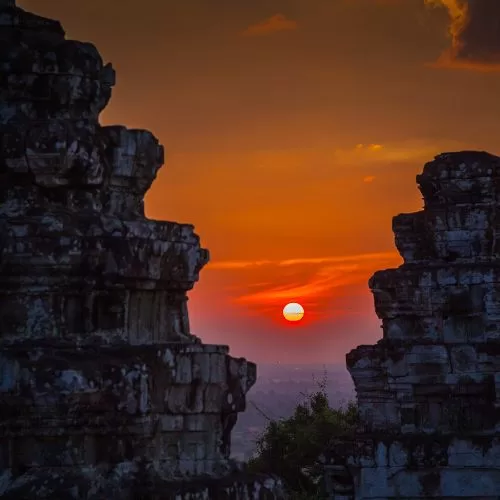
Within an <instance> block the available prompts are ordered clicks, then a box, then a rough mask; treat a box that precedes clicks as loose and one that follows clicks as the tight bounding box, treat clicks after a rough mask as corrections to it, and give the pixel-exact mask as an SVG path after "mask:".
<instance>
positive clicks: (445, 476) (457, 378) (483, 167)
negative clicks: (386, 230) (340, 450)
mask: <svg viewBox="0 0 500 500" xmlns="http://www.w3.org/2000/svg"><path fill="white" fill-rule="evenodd" d="M417 182H418V185H419V188H420V191H421V193H422V195H423V198H424V209H423V210H421V211H419V212H415V213H410V214H400V215H398V216H396V217H395V218H394V219H393V229H394V233H395V239H396V246H397V248H398V250H399V252H400V254H401V256H402V257H403V260H404V263H403V264H402V265H401V266H400V267H398V268H397V269H386V270H383V271H378V272H377V273H375V274H374V276H373V277H372V278H371V280H370V288H371V290H372V292H373V295H374V299H375V311H376V313H377V315H378V317H379V318H380V319H381V320H382V329H383V338H382V339H381V340H380V341H379V342H378V343H377V344H376V345H369V346H359V347H357V348H356V349H354V350H352V351H351V352H350V353H349V354H348V355H347V367H348V369H349V371H350V373H351V375H352V378H353V380H354V384H355V387H356V392H357V398H358V404H359V409H360V414H361V421H362V432H360V433H359V434H358V435H357V436H356V439H355V443H354V448H353V450H352V452H351V454H350V456H347V457H346V458H347V459H346V464H347V467H346V469H347V470H348V471H349V473H350V475H351V478H352V482H353V488H352V489H353V491H354V493H353V494H351V496H348V497H346V496H338V497H336V498H338V499H339V500H340V499H341V498H342V500H345V499H346V498H353V499H356V500H362V499H363V500H368V499H373V500H375V499H382V498H384V499H389V498H394V499H396V498H399V499H408V500H409V499H411V500H416V499H428V498H442V499H444V498H447V499H450V500H451V499H453V500H458V499H459V498H468V499H472V498H475V499H483V500H486V499H488V500H493V499H497V498H500V412H499V409H500V246H499V244H498V241H497V238H498V237H499V229H500V208H499V207H500V158H499V157H497V156H493V155H491V154H488V153H485V152H480V151H462V152H454V153H445V154H441V155H439V156H437V157H436V158H435V159H434V160H433V161H431V162H429V163H427V164H426V165H425V167H424V170H423V172H422V174H421V175H419V176H418V177H417Z"/></svg>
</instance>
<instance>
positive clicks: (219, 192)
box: [18, 0, 500, 363]
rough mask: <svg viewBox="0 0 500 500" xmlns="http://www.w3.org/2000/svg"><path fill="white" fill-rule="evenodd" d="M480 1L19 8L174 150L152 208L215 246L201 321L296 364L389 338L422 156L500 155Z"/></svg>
mask: <svg viewBox="0 0 500 500" xmlns="http://www.w3.org/2000/svg"><path fill="white" fill-rule="evenodd" d="M471 2H472V0H469V2H467V0H252V1H251V2H247V1H245V2H235V1H234V0H210V1H208V0H182V1H180V0H175V1H174V0H156V1H155V0H142V1H141V2H136V1H133V0H120V1H118V0H85V1H81V2H78V1H76V0H71V1H69V0H18V4H19V5H20V6H21V7H24V8H26V9H29V10H33V11H35V12H37V13H40V14H42V15H45V16H48V17H53V18H57V19H59V20H61V22H62V23H63V26H64V27H65V29H66V31H67V35H68V37H70V38H76V39H79V40H85V41H91V42H93V43H94V44H95V45H96V46H97V47H98V49H99V50H100V52H101V54H102V55H103V57H104V59H105V60H106V61H110V62H112V64H113V66H114V67H115V69H116V71H117V86H116V87H115V89H114V93H113V98H112V100H111V103H110V105H109V107H108V108H107V110H106V111H105V112H104V113H103V116H102V122H103V123H104V124H115V123H120V124H125V125H127V126H129V127H134V128H146V129H149V130H151V131H152V132H153V133H154V134H155V135H157V136H158V137H159V139H160V141H161V142H162V143H163V144H164V145H165V149H166V164H165V166H164V167H163V168H162V170H161V171H160V174H159V176H158V178H157V180H156V182H155V183H154V185H153V187H152V189H151V191H150V193H149V194H148V196H147V199H146V208H147V213H148V216H149V217H152V218H157V219H168V220H175V221H179V222H189V223H193V224H194V225H195V226H196V229H197V232H198V234H200V236H201V239H202V243H203V246H205V247H207V248H209V249H210V251H211V256H212V257H211V264H209V265H208V266H207V267H206V268H205V269H204V270H203V271H202V273H201V281H200V283H198V284H197V285H196V287H195V289H194V291H193V292H192V293H191V300H190V314H191V325H192V330H193V332H194V333H195V334H197V335H198V336H200V337H201V338H202V339H203V340H204V341H205V342H207V343H216V342H217V343H227V344H230V346H231V349H232V353H233V354H234V355H237V356H245V357H248V358H249V359H252V360H254V361H261V362H275V361H281V362H286V361H289V362H294V363H296V362H328V363H334V362H341V363H343V362H344V355H345V353H346V352H347V351H348V350H350V349H351V348H353V347H355V346H356V345H357V344H360V343H373V342H375V341H376V340H377V339H378V338H380V335H381V331H380V328H379V322H378V320H377V318H376V317H375V314H374V313H373V303H372V298H371V294H370V292H369V290H368V286H367V281H368V278H369V277H370V275H371V274H372V273H373V272H374V271H375V270H377V269H382V268H386V267H392V266H395V265H399V263H400V259H399V257H398V255H397V254H396V252H395V249H394V244H393V235H392V232H391V218H392V216H393V215H396V214H397V213H400V212H408V211H414V210H418V209H420V207H421V201H420V194H419V192H418V191H417V188H416V184H415V175H416V174H417V173H418V172H419V171H420V170H421V169H422V166H423V163H424V162H426V161H428V160H431V159H432V158H433V156H434V155H435V154H437V153H440V152H443V151H447V150H457V149H486V150H489V151H490V152H492V153H498V148H497V140H498V134H499V128H500V126H499V121H498V117H499V116H500V100H499V99H498V88H499V87H498V85H499V83H500V74H499V73H497V72H496V70H497V69H498V67H497V63H498V62H499V61H500V58H499V57H498V55H499V53H500V51H498V50H497V48H498V47H500V43H499V42H500V35H499V33H498V30H497V28H496V25H495V23H496V21H497V20H498V18H499V16H500V9H499V6H500V2H498V0H474V2H475V3H471ZM431 4H433V5H431ZM117 6H118V7H117ZM481 6H482V7H481ZM473 9H477V10H473ZM495 15H496V17H495ZM492 20H493V21H494V22H493V21H492ZM478 33H481V36H479V35H478ZM289 301H297V302H300V303H302V304H303V305H304V307H305V309H306V315H305V319H304V320H303V321H302V322H300V323H298V324H285V321H284V320H283V319H282V317H281V309H282V307H283V305H284V304H285V303H286V302H289Z"/></svg>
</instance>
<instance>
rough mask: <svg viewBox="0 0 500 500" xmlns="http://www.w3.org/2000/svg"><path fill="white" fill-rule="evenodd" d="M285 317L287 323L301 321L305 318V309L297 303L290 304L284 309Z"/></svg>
mask: <svg viewBox="0 0 500 500" xmlns="http://www.w3.org/2000/svg"><path fill="white" fill-rule="evenodd" d="M283 316H284V317H285V319H286V320H287V321H300V320H301V319H302V318H303V316H304V308H303V307H302V306H301V305H300V304H297V303H296V302H290V304H287V305H286V306H285V307H284V308H283Z"/></svg>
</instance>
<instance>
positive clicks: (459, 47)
mask: <svg viewBox="0 0 500 500" xmlns="http://www.w3.org/2000/svg"><path fill="white" fill-rule="evenodd" d="M425 2H426V3H427V4H430V5H442V6H444V7H446V8H447V9H448V13H449V16H450V26H449V32H450V36H451V44H452V45H451V47H450V49H449V50H448V51H447V52H446V53H445V54H443V57H442V58H441V59H440V61H439V64H444V65H451V66H461V67H470V68H471V69H485V70H487V69H500V0H425Z"/></svg>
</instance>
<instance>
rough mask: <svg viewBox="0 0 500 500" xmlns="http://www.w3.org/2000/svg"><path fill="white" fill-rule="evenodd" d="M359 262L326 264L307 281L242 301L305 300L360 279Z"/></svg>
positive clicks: (279, 287) (238, 300) (251, 295)
mask: <svg viewBox="0 0 500 500" xmlns="http://www.w3.org/2000/svg"><path fill="white" fill-rule="evenodd" d="M360 267H361V266H359V265H358V264H350V265H342V266H339V265H337V266H326V267H322V268H321V269H319V270H318V271H317V272H316V273H315V274H314V275H313V276H312V277H311V278H310V279H309V280H308V281H307V282H306V283H293V284H289V285H283V286H277V287H273V288H270V289H266V290H261V291H258V292H254V293H250V294H247V295H243V296H241V297H238V298H237V299H236V302H240V303H246V304H249V303H257V304H262V303H269V302H273V301H280V302H281V301H288V300H293V299H297V300H302V301H303V300H304V299H308V298H310V297H318V296H321V295H324V294H326V293H327V292H329V291H330V290H332V289H333V288H337V287H340V286H345V285H349V284H352V283H355V282H356V281H358V274H359V271H360Z"/></svg>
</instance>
